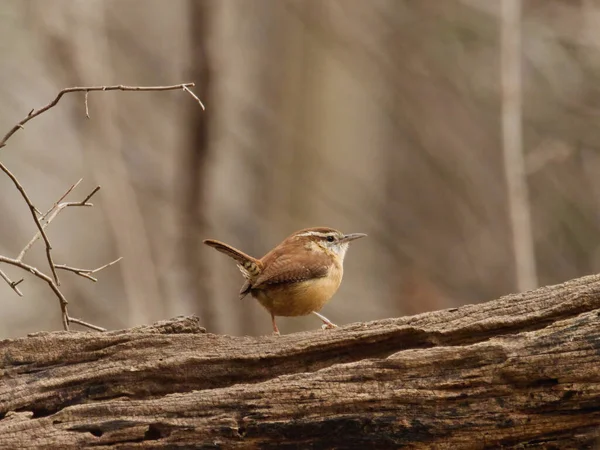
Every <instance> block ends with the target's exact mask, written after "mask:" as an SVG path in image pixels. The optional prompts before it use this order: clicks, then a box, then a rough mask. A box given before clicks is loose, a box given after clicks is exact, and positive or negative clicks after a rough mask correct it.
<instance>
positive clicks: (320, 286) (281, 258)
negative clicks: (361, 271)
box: [204, 227, 366, 334]
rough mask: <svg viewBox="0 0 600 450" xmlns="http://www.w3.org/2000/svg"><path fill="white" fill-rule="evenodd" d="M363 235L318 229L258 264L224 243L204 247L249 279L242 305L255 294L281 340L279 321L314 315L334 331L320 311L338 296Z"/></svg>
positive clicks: (208, 242) (298, 233)
mask: <svg viewBox="0 0 600 450" xmlns="http://www.w3.org/2000/svg"><path fill="white" fill-rule="evenodd" d="M364 236H366V234H363V233H352V234H343V233H342V232H340V231H337V230H334V229H333V228H326V227H317V228H306V229H304V230H300V231H296V232H295V233H293V234H292V235H290V236H288V237H287V238H286V239H285V240H284V241H283V242H282V243H281V244H279V245H278V246H277V247H275V248H274V249H273V250H271V251H270V252H269V253H267V254H266V255H265V256H263V257H262V258H261V259H256V258H253V257H252V256H249V255H247V254H245V253H243V252H241V251H240V250H238V249H236V248H233V247H231V246H230V245H227V244H225V243H223V242H219V241H215V240H213V239H206V240H205V241H204V243H205V244H206V245H208V246H210V247H213V248H215V249H217V250H218V251H220V252H222V253H225V254H226V255H227V256H229V257H231V258H233V259H234V260H235V261H236V262H237V266H238V268H239V269H240V271H241V272H242V274H243V275H244V278H246V282H245V283H244V285H243V286H242V289H241V290H240V299H242V298H244V297H245V296H246V295H247V294H250V295H251V296H252V297H254V298H255V299H256V300H258V302H259V303H260V304H261V305H262V306H264V307H265V309H266V310H267V311H269V313H271V320H272V322H273V333H274V334H279V329H278V328H277V324H276V323H275V316H286V317H292V316H305V315H308V314H311V313H312V314H315V315H316V316H317V317H319V318H320V319H321V320H322V321H323V323H324V324H325V325H324V327H326V328H334V327H336V325H335V324H333V323H331V322H330V321H329V320H328V319H327V318H326V317H325V316H323V315H321V314H319V313H318V312H317V311H320V310H321V308H322V307H323V306H324V305H325V304H326V303H327V302H328V301H329V299H330V298H331V297H332V296H333V294H335V293H336V291H337V290H338V288H339V287H340V283H341V282H342V276H343V274H344V265H343V264H344V256H345V255H346V251H347V250H348V246H349V244H350V241H353V240H355V239H359V238H361V237H364Z"/></svg>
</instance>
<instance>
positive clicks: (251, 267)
mask: <svg viewBox="0 0 600 450" xmlns="http://www.w3.org/2000/svg"><path fill="white" fill-rule="evenodd" d="M204 243H205V244H206V245H208V246H209V247H212V248H214V249H215V250H218V251H220V252H221V253H225V254H226V255H227V256H229V257H230V258H233V259H234V260H235V261H236V262H237V266H238V267H239V269H240V271H241V272H242V274H243V275H244V278H246V279H247V280H249V281H250V280H253V279H255V278H256V277H257V276H258V275H259V274H260V272H261V270H262V264H261V262H260V261H259V260H258V259H256V258H253V257H252V256H250V255H246V254H245V253H244V252H241V251H239V250H238V249H237V248H233V247H232V246H231V245H227V244H225V243H224V242H220V241H215V240H214V239H205V240H204Z"/></svg>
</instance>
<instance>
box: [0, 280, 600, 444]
mask: <svg viewBox="0 0 600 450" xmlns="http://www.w3.org/2000/svg"><path fill="white" fill-rule="evenodd" d="M207 325H210V324H207ZM599 443H600V276H596V275H594V276H588V277H584V278H579V279H575V280H571V281H569V282H566V283H563V284H560V285H556V286H548V287H544V288H540V289H537V290H534V291H530V292H525V293H520V294H515V295H509V296H506V297H502V298H500V299H498V300H495V301H490V302H487V303H482V304H477V305H465V306H462V307H460V308H453V309H447V310H442V311H434V312H430V313H424V314H419V315H416V316H411V317H402V318H397V319H386V320H379V321H375V322H369V323H357V324H350V325H347V326H343V327H340V328H339V329H335V330H326V331H322V330H318V331H314V332H308V333H296V334H291V335H284V336H281V337H276V336H265V337H257V338H254V337H232V336H221V335H214V334H210V333H206V331H205V329H204V328H202V327H201V323H200V321H199V319H198V318H196V317H182V318H176V319H174V320H170V321H165V322H159V323H157V324H154V325H151V326H143V327H137V328H132V329H128V330H121V331H113V332H105V333H95V332H50V333H48V332H44V333H36V334H32V335H29V336H27V337H25V338H20V339H12V340H4V341H0V448H28V447H29V448H61V449H62V448H82V447H90V446H94V447H101V448H102V447H103V448H136V447H144V448H152V447H165V446H173V447H175V446H187V447H194V448H349V449H352V448H356V449H363V448H399V447H407V448H440V449H444V448H448V449H450V448H453V449H454V448H496V447H503V448H517V447H518V448H525V447H527V448H530V447H531V448H598V447H596V446H598V445H599Z"/></svg>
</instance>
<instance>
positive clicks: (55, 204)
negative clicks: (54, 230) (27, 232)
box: [40, 178, 83, 220]
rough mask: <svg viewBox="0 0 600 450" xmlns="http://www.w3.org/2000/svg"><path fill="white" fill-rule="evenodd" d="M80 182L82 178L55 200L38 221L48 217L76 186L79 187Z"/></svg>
mask: <svg viewBox="0 0 600 450" xmlns="http://www.w3.org/2000/svg"><path fill="white" fill-rule="evenodd" d="M82 181H83V178H80V179H79V181H77V183H75V184H73V185H71V187H70V188H69V189H67V192H65V193H64V194H63V195H62V196H61V197H60V198H59V199H58V200H56V202H54V205H52V207H51V208H50V209H49V210H48V211H46V212H45V213H44V215H43V216H42V217H40V220H45V219H46V217H47V216H48V214H50V213H51V212H52V210H53V209H54V208H56V207H57V206H58V205H59V204H60V202H62V201H63V200H64V199H65V198H66V197H67V195H69V194H70V193H71V191H73V189H75V188H76V187H77V186H79V184H80V183H81V182H82Z"/></svg>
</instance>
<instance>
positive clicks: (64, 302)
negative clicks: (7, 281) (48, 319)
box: [0, 255, 69, 330]
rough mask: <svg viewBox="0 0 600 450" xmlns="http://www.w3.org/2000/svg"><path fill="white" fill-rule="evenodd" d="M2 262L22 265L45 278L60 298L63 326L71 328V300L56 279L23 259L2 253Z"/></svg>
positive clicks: (37, 275) (0, 256)
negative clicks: (69, 305)
mask: <svg viewBox="0 0 600 450" xmlns="http://www.w3.org/2000/svg"><path fill="white" fill-rule="evenodd" d="M0 262H3V263H6V264H10V265H12V266H15V267H20V268H21V269H23V270H27V271H28V272H30V273H31V274H33V275H34V276H36V277H38V278H40V279H41V280H44V281H45V282H46V283H48V286H50V289H52V292H54V294H55V295H56V297H57V298H58V301H59V303H60V310H61V312H62V323H63V327H64V329H65V330H69V314H68V312H67V305H68V304H69V302H67V299H66V298H65V296H64V295H63V293H62V292H61V291H60V289H59V288H58V285H57V284H56V283H55V281H54V280H53V279H52V278H50V277H49V276H48V275H46V274H45V273H43V272H41V271H40V270H38V269H37V268H35V267H33V266H31V265H29V264H26V263H24V262H23V261H19V260H18V259H12V258H8V257H6V256H2V255H0Z"/></svg>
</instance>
